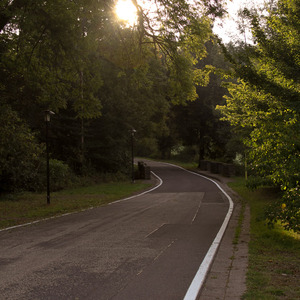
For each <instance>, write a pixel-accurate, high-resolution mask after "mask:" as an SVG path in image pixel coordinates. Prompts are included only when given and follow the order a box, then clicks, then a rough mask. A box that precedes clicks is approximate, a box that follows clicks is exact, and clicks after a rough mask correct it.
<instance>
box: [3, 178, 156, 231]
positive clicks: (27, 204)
mask: <svg viewBox="0 0 300 300" xmlns="http://www.w3.org/2000/svg"><path fill="white" fill-rule="evenodd" d="M150 186H151V184H149V183H143V182H139V181H137V182H136V183H135V184H132V183H131V182H118V183H103V184H95V185H90V186H86V187H78V188H72V189H68V190H63V191H60V192H53V193H51V204H50V205H47V203H46V202H47V201H46V194H45V193H43V194H41V193H29V192H26V193H19V194H12V195H5V196H4V195H3V196H1V197H0V228H6V227H10V226H15V225H20V224H24V223H28V222H33V221H36V220H39V219H43V218H49V217H53V216H58V215H61V214H65V213H69V212H75V211H80V210H83V209H87V208H89V207H96V206H101V205H104V204H108V203H110V202H113V201H116V200H118V199H122V198H126V197H128V196H130V195H133V194H134V193H136V192H138V191H142V190H145V189H147V188H149V187H150Z"/></svg>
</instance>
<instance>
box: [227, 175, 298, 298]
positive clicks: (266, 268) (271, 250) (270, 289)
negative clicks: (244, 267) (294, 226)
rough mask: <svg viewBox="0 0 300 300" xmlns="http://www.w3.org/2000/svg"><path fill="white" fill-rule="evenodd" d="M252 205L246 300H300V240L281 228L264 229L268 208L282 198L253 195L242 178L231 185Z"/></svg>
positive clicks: (270, 193)
mask: <svg viewBox="0 0 300 300" xmlns="http://www.w3.org/2000/svg"><path fill="white" fill-rule="evenodd" d="M229 186H230V187H231V188H232V189H233V190H235V191H236V192H237V193H238V194H239V195H240V196H241V197H242V198H243V199H244V200H245V201H246V202H247V203H248V204H249V205H250V211H251V225H250V226H251V227H250V235H251V241H250V243H249V268H248V272H247V292H246V294H245V295H244V298H243V299H247V300H248V299H255V300H257V299H261V300H264V299H268V300H272V299H288V300H292V299H300V285H299V282H300V236H299V235H297V234H293V233H292V232H288V231H285V230H284V229H283V227H282V226H280V224H276V225H275V227H274V228H273V229H270V228H268V227H267V226H266V225H265V221H264V218H263V217H264V216H263V212H264V209H265V207H266V206H267V205H268V204H269V203H270V202H271V201H274V200H275V199H276V198H278V197H279V194H278V192H277V191H276V190H274V189H272V188H268V187H265V188H261V189H258V190H256V191H250V190H249V189H247V188H246V187H245V181H244V180H243V179H241V178H238V179H236V180H235V181H234V182H232V183H230V184H229Z"/></svg>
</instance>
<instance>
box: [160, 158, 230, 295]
mask: <svg viewBox="0 0 300 300" xmlns="http://www.w3.org/2000/svg"><path fill="white" fill-rule="evenodd" d="M165 164H167V165H170V166H173V167H177V168H179V169H182V170H184V171H186V172H188V173H191V174H194V175H196V176H199V177H203V178H205V179H207V180H209V181H211V182H213V183H214V184H215V185H216V186H217V187H218V189H219V190H220V191H221V192H222V193H223V194H224V195H225V196H226V198H227V200H228V201H229V208H228V211H227V214H226V217H225V219H224V222H223V224H222V226H221V228H220V230H219V231H218V233H217V235H216V237H215V239H214V241H213V242H212V244H211V246H210V248H209V249H208V251H207V253H206V255H205V257H204V260H203V261H202V263H201V265H200V267H199V269H198V271H197V273H196V275H195V277H194V279H193V281H192V283H191V284H190V286H189V288H188V290H187V292H186V294H185V296H184V299H183V300H196V299H197V297H198V295H199V293H200V291H201V288H202V286H203V284H204V281H205V279H206V276H207V274H208V272H209V270H210V267H211V265H212V263H213V259H214V257H215V255H216V253H217V250H218V248H219V246H220V244H221V241H222V238H223V236H224V233H225V230H226V228H227V226H228V223H229V221H230V219H231V216H232V213H233V208H234V204H233V201H232V199H231V197H230V196H229V195H228V194H227V193H226V192H225V191H224V190H223V188H222V187H221V186H220V185H219V184H218V183H217V182H216V181H214V180H213V179H211V178H208V177H206V176H204V175H202V174H199V173H196V172H192V171H189V170H187V169H185V168H182V167H180V166H177V165H173V164H170V163H165Z"/></svg>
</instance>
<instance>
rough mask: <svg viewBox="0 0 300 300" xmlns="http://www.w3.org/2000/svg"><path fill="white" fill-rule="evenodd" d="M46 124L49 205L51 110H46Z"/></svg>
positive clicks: (48, 199) (48, 195) (48, 194)
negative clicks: (49, 130)
mask: <svg viewBox="0 0 300 300" xmlns="http://www.w3.org/2000/svg"><path fill="white" fill-rule="evenodd" d="M44 113H45V123H46V155H47V170H46V172H47V204H50V166H49V142H48V129H49V123H50V120H51V115H54V112H53V111H51V110H45V111H44Z"/></svg>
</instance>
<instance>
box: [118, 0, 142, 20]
mask: <svg viewBox="0 0 300 300" xmlns="http://www.w3.org/2000/svg"><path fill="white" fill-rule="evenodd" d="M116 14H117V16H118V18H119V19H120V20H123V21H125V22H126V23H127V24H128V25H131V26H132V25H133V24H134V23H135V22H136V20H137V9H136V7H135V6H134V5H133V3H132V2H131V1H130V0H119V1H118V2H117V5H116Z"/></svg>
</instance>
